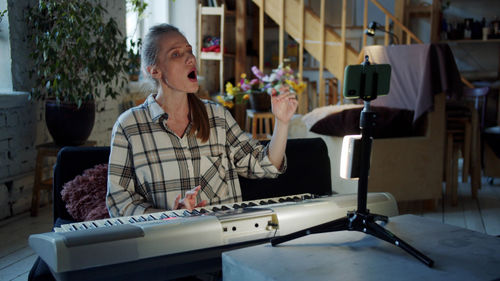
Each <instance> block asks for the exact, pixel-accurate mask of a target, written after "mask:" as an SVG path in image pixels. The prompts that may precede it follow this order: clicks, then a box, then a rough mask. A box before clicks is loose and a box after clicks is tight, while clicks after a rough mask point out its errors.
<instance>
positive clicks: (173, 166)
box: [106, 95, 286, 217]
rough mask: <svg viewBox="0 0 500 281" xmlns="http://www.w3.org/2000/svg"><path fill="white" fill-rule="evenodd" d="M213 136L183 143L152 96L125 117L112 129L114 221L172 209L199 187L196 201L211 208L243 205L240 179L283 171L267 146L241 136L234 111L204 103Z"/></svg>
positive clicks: (188, 138) (111, 208)
mask: <svg viewBox="0 0 500 281" xmlns="http://www.w3.org/2000/svg"><path fill="white" fill-rule="evenodd" d="M204 103H205V106H206V109H207V113H208V118H209V125H210V137H209V140H208V141H207V142H204V143H203V142H201V140H200V139H198V138H196V136H195V135H193V136H189V134H188V133H189V131H190V129H191V124H189V125H188V127H187V129H186V132H185V133H184V136H183V137H182V138H180V137H178V136H177V135H176V134H175V133H173V131H171V130H170V129H169V128H168V126H167V123H166V119H167V118H168V115H166V114H165V112H164V111H163V109H162V108H161V107H160V106H159V105H158V103H156V101H155V99H154V96H153V95H150V96H149V97H148V98H147V99H146V101H145V102H144V103H143V104H142V105H139V106H137V107H134V108H131V109H129V110H128V111H126V112H124V113H123V114H122V115H120V117H119V118H118V120H117V122H116V123H115V125H114V127H113V133H112V140H111V155H110V159H109V169H108V192H107V196H106V204H107V206H108V210H109V213H110V215H111V216H114V217H116V216H128V215H137V214H143V213H144V212H145V211H146V209H148V208H155V209H167V210H168V209H172V208H173V206H174V202H175V197H176V196H177V195H178V194H181V195H182V197H184V195H185V193H186V192H187V191H189V190H191V189H192V188H193V187H195V186H198V185H201V190H200V192H198V197H197V200H198V202H200V201H201V200H207V203H208V205H212V204H223V203H231V202H237V201H241V188H240V183H239V181H238V175H241V176H244V177H247V178H262V177H268V178H275V177H277V176H278V175H279V174H280V173H283V172H284V171H285V170H286V157H285V158H284V160H283V165H282V167H281V168H280V170H278V169H276V167H274V165H273V164H272V163H271V162H270V160H269V157H268V146H262V145H260V144H259V143H258V142H257V141H256V140H253V139H251V138H249V137H248V136H247V134H246V133H245V132H243V131H242V130H241V129H240V127H239V126H238V124H237V123H236V121H235V120H234V118H233V117H232V116H231V114H230V112H229V111H228V110H226V109H225V108H223V107H222V106H220V105H218V104H216V103H214V102H211V101H204Z"/></svg>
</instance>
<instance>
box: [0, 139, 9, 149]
mask: <svg viewBox="0 0 500 281" xmlns="http://www.w3.org/2000/svg"><path fill="white" fill-rule="evenodd" d="M6 137H8V136H6ZM8 150H9V139H8V138H5V139H0V151H8Z"/></svg>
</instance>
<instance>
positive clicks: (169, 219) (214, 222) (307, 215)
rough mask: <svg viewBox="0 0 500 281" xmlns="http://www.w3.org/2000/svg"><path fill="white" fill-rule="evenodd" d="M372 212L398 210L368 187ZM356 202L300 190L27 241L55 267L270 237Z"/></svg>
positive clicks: (68, 229) (91, 224)
mask: <svg viewBox="0 0 500 281" xmlns="http://www.w3.org/2000/svg"><path fill="white" fill-rule="evenodd" d="M367 202H368V204H367V207H368V209H369V210H370V212H371V213H375V214H380V215H385V216H389V217H390V216H395V215H398V209H397V204H396V201H395V199H394V197H393V196H392V195H390V194H389V193H369V194H368V198H367ZM356 207H357V195H356V194H342V195H333V196H326V197H315V196H313V195H311V194H299V195H293V196H284V197H276V198H267V199H259V200H252V201H244V202H240V203H232V204H223V205H213V206H206V207H203V208H196V209H194V210H192V211H188V210H172V211H164V212H158V213H151V214H144V215H138V216H127V217H117V218H109V219H102V220H95V221H86V222H78V223H71V224H65V225H62V226H61V227H59V228H55V229H54V232H48V233H42V234H34V235H31V236H30V237H29V245H30V246H31V248H33V250H34V251H35V252H36V253H37V254H38V255H39V256H40V257H41V258H42V259H43V260H44V261H45V262H46V263H47V264H48V266H49V267H50V269H51V271H52V272H53V273H64V272H71V271H78V270H80V271H81V270H85V269H90V268H95V267H103V266H109V265H117V264H123V263H127V262H132V261H138V260H142V259H147V260H149V261H151V259H152V258H155V257H160V256H165V255H174V254H178V253H184V252H190V251H199V250H203V249H211V248H214V247H221V246H224V245H243V246H244V245H245V243H244V242H249V241H259V240H263V239H265V240H263V241H262V242H265V241H266V240H268V239H270V238H272V237H275V236H280V235H285V234H289V233H292V232H295V231H298V230H301V229H305V228H308V227H311V226H314V225H318V224H321V223H325V222H328V221H331V220H334V219H337V218H340V217H343V216H346V214H347V212H348V211H353V210H355V209H356Z"/></svg>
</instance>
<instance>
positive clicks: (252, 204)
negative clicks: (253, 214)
mask: <svg viewBox="0 0 500 281" xmlns="http://www.w3.org/2000/svg"><path fill="white" fill-rule="evenodd" d="M248 206H252V207H253V206H258V205H257V204H255V203H254V202H250V203H248Z"/></svg>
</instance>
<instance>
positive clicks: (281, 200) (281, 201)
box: [278, 198, 286, 203]
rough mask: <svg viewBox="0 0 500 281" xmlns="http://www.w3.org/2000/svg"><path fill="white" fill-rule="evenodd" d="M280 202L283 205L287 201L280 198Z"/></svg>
mask: <svg viewBox="0 0 500 281" xmlns="http://www.w3.org/2000/svg"><path fill="white" fill-rule="evenodd" d="M278 201H279V202H280V203H283V202H285V201H286V200H285V199H283V198H280V199H279V200H278Z"/></svg>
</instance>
